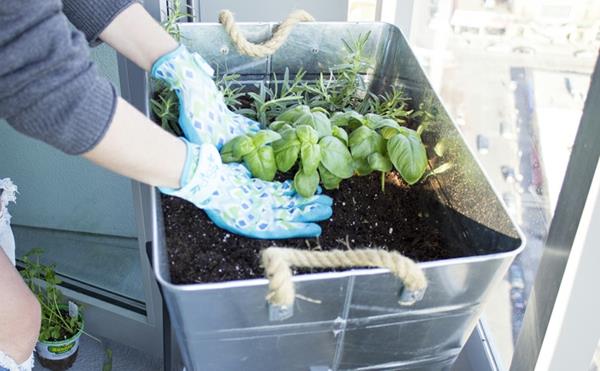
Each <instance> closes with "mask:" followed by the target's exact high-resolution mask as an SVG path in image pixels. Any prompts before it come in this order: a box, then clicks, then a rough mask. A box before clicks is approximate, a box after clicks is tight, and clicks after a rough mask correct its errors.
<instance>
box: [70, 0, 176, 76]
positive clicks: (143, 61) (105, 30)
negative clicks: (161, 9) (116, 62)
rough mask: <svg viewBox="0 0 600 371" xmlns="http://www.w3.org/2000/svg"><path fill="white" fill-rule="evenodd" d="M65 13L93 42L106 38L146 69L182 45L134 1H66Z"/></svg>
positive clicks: (94, 43) (148, 69)
mask: <svg viewBox="0 0 600 371" xmlns="http://www.w3.org/2000/svg"><path fill="white" fill-rule="evenodd" d="M63 3H64V12H65V14H66V16H67V17H68V18H69V21H71V23H73V25H74V26H75V27H76V28H77V29H79V30H80V31H82V32H83V33H84V34H85V36H86V39H87V40H88V42H89V43H90V44H91V45H96V44H98V43H99V42H100V41H104V42H106V43H107V44H109V45H110V46H112V47H113V48H115V49H116V50H117V51H119V52H120V53H121V54H123V55H124V56H125V57H127V58H128V59H129V60H131V61H132V62H134V63H135V64H137V65H138V66H139V67H141V68H142V69H144V70H146V71H150V68H151V67H152V64H153V63H154V62H155V61H156V60H157V59H158V58H159V57H161V56H163V55H165V54H167V53H168V52H171V51H173V50H175V49H176V48H177V46H178V43H177V41H175V39H173V38H172V37H171V36H170V35H169V34H168V33H167V32H165V30H163V28H162V27H161V26H160V24H158V22H156V21H155V20H154V18H152V16H151V15H150V14H148V12H146V10H145V9H144V7H143V6H142V5H141V4H139V3H137V2H136V1H133V0H113V1H98V0H63Z"/></svg>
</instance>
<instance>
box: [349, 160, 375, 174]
mask: <svg viewBox="0 0 600 371" xmlns="http://www.w3.org/2000/svg"><path fill="white" fill-rule="evenodd" d="M352 166H353V168H354V172H355V173H356V175H360V176H362V175H369V174H371V173H372V172H373V169H371V166H369V161H367V159H366V158H355V159H353V161H352Z"/></svg>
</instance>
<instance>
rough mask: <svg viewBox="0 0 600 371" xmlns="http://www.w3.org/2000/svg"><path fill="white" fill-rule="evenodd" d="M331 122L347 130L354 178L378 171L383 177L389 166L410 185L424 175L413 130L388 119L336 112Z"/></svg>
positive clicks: (421, 154)
mask: <svg viewBox="0 0 600 371" xmlns="http://www.w3.org/2000/svg"><path fill="white" fill-rule="evenodd" d="M331 122H332V123H333V124H334V125H337V126H338V127H348V128H349V130H351V133H350V136H349V137H348V147H349V148H350V151H351V153H352V159H353V164H354V169H355V172H356V174H357V175H367V174H370V173H371V172H373V171H380V172H381V173H382V176H383V174H385V173H387V172H389V171H391V170H392V166H393V167H394V168H396V170H397V171H398V173H399V174H400V176H401V177H402V179H404V181H406V183H408V184H410V185H412V184H415V183H416V182H417V181H419V179H421V177H422V176H423V174H424V173H425V170H426V169H427V153H426V151H425V146H424V145H423V143H422V142H421V137H420V136H419V134H418V133H417V132H416V131H414V130H412V129H409V128H406V127H404V126H400V125H399V124H398V123H397V122H396V121H395V120H393V119H390V118H385V117H382V116H380V115H376V114H371V113H369V114H367V115H364V116H363V115H361V114H359V113H358V112H355V111H348V112H343V113H342V112H338V113H336V114H334V115H333V117H332V118H331ZM382 182H383V177H382ZM382 184H383V183H382Z"/></svg>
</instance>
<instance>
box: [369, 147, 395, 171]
mask: <svg viewBox="0 0 600 371" xmlns="http://www.w3.org/2000/svg"><path fill="white" fill-rule="evenodd" d="M367 161H368V162H369V167H370V168H371V169H373V170H376V171H381V172H382V173H387V172H388V171H390V170H392V167H393V165H392V162H391V161H390V160H389V159H388V158H387V157H385V156H384V155H382V154H381V153H378V152H375V153H371V154H370V155H369V157H367Z"/></svg>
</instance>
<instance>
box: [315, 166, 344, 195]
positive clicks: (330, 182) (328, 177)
mask: <svg viewBox="0 0 600 371" xmlns="http://www.w3.org/2000/svg"><path fill="white" fill-rule="evenodd" d="M319 175H320V176H321V184H323V187H325V189H337V188H339V187H340V182H341V181H342V178H338V177H337V176H335V175H333V174H332V173H331V172H330V171H329V170H327V169H326V168H325V167H324V166H323V165H320V166H319Z"/></svg>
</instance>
